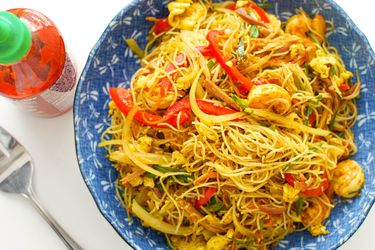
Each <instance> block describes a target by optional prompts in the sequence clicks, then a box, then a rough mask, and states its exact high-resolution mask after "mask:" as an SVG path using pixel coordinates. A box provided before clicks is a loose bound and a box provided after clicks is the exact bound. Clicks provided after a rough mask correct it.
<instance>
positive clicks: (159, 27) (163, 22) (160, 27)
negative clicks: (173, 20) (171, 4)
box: [154, 18, 172, 35]
mask: <svg viewBox="0 0 375 250" xmlns="http://www.w3.org/2000/svg"><path fill="white" fill-rule="evenodd" d="M170 29H172V26H171V25H170V24H169V22H168V18H163V19H159V20H158V21H157V22H156V23H155V25H154V32H155V34H156V35H159V34H161V33H163V32H166V31H168V30H170Z"/></svg>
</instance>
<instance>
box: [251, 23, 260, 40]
mask: <svg viewBox="0 0 375 250" xmlns="http://www.w3.org/2000/svg"><path fill="white" fill-rule="evenodd" d="M250 37H251V38H258V37H259V29H258V26H256V25H253V26H251V28H250Z"/></svg>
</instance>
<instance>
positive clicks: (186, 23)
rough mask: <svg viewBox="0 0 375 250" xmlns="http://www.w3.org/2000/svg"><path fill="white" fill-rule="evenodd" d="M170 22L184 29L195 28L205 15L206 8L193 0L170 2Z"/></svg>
mask: <svg viewBox="0 0 375 250" xmlns="http://www.w3.org/2000/svg"><path fill="white" fill-rule="evenodd" d="M168 10H169V16H168V22H169V24H170V25H171V26H173V27H176V28H179V29H182V30H193V29H194V26H195V25H196V24H197V23H198V22H199V20H200V19H201V18H202V17H204V16H205V9H204V7H203V6H202V5H201V4H199V3H193V1H191V0H176V1H173V2H171V3H169V4H168Z"/></svg>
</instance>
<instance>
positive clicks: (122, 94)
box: [109, 88, 190, 128]
mask: <svg viewBox="0 0 375 250" xmlns="http://www.w3.org/2000/svg"><path fill="white" fill-rule="evenodd" d="M109 93H110V95H111V98H112V100H113V101H114V103H115V104H116V106H117V107H118V108H119V109H120V111H121V112H122V113H123V114H125V115H128V114H129V112H130V111H131V110H132V108H133V107H134V103H133V98H132V95H131V92H130V90H129V89H124V88H110V89H109ZM134 119H135V120H137V121H139V122H140V123H142V124H144V125H146V126H150V127H156V128H167V127H168V126H167V125H159V123H161V122H163V123H168V124H170V125H171V126H173V127H177V124H178V123H180V124H184V123H186V122H187V121H188V120H189V119H190V115H189V113H188V112H181V116H180V119H178V117H177V116H168V117H166V116H160V115H154V114H150V113H148V112H145V111H137V112H136V113H135V115H134Z"/></svg>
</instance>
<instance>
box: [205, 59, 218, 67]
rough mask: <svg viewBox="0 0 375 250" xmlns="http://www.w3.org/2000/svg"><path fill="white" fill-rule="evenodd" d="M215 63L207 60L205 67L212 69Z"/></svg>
mask: <svg viewBox="0 0 375 250" xmlns="http://www.w3.org/2000/svg"><path fill="white" fill-rule="evenodd" d="M215 65H216V62H215V61H214V60H209V61H208V63H207V67H208V68H210V69H212V68H213V67H214V66H215Z"/></svg>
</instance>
